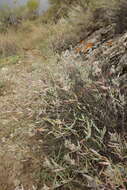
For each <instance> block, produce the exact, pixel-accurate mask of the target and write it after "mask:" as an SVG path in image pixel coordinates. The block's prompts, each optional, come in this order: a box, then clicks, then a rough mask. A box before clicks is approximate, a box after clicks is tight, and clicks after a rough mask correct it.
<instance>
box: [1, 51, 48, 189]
mask: <svg viewBox="0 0 127 190" xmlns="http://www.w3.org/2000/svg"><path fill="white" fill-rule="evenodd" d="M42 70H43V62H42V60H41V59H40V58H38V57H35V56H32V55H31V56H30V54H28V55H27V56H26V58H25V60H23V61H22V62H20V63H19V64H16V65H11V66H6V67H3V68H2V69H1V70H0V110H1V111H0V190H19V189H21V188H22V189H27V190H32V189H33V190H34V189H36V182H37V181H36V179H37V178H36V175H37V174H38V172H39V169H40V168H39V166H40V160H41V159H43V155H42V153H41V152H40V147H41V140H40V139H38V138H37V137H36V130H35V129H36V126H35V125H36V123H35V121H34V120H35V119H36V118H34V115H35V112H36V110H39V106H41V102H40V99H39V98H38V97H39V93H41V91H42V89H43V87H44V86H45V84H44V82H43V76H42ZM35 168H36V169H35Z"/></svg>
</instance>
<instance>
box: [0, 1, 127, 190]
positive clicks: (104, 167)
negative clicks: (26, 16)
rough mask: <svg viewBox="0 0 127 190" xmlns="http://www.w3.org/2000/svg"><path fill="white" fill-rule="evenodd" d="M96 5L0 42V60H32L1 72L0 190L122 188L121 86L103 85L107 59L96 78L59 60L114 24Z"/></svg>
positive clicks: (29, 25)
mask: <svg viewBox="0 0 127 190" xmlns="http://www.w3.org/2000/svg"><path fill="white" fill-rule="evenodd" d="M82 2H85V1H82ZM98 2H99V3H98V4H96V6H95V8H93V7H94V6H93V4H92V3H91V4H89V6H90V7H89V9H86V7H85V4H84V6H83V7H81V6H80V5H78V6H77V7H76V8H75V7H72V8H71V11H70V13H69V15H68V17H66V18H61V19H60V20H58V21H57V22H56V23H52V24H51V23H50V22H49V23H48V24H43V25H42V24H41V23H40V22H39V21H37V22H35V23H34V22H33V21H26V22H24V23H22V25H21V26H20V27H19V28H18V30H17V31H15V30H13V29H11V30H8V33H7V34H1V46H0V54H1V56H3V57H6V56H9V55H11V57H12V62H14V63H15V62H17V61H18V60H17V56H16V61H15V56H13V55H15V54H16V55H17V54H25V55H27V53H28V51H29V50H30V55H29V56H31V57H29V58H27V59H25V58H24V60H23V61H22V62H21V63H22V64H21V65H20V64H18V65H14V64H13V66H12V67H8V68H7V69H6V68H5V70H0V72H3V74H2V73H1V82H0V99H1V101H0V107H1V113H0V116H1V118H0V123H1V133H0V136H1V139H2V146H1V151H0V158H1V159H0V162H1V163H2V164H1V167H0V173H1V174H2V173H3V175H1V174H0V178H1V181H0V183H1V187H2V190H3V189H5V190H8V188H10V190H11V189H12V190H14V186H17V188H18V186H19V189H20V186H21V187H22V189H23V188H24V189H25V188H26V189H30V188H31V189H30V190H33V189H42V188H43V189H48V187H49V189H61V190H65V189H66V190H72V189H75V190H80V189H91V190H92V189H99V190H101V189H111V190H116V189H124V190H125V189H126V188H127V181H126V179H127V167H126V162H127V156H126V153H127V142H126V114H127V108H126V107H127V105H126V93H123V90H122V91H121V89H120V88H118V86H119V85H116V83H118V81H119V79H118V78H117V77H116V78H115V79H114V78H110V80H109V78H108V77H107V76H109V75H108V73H106V72H105V69H104V68H105V64H107V62H106V59H103V60H102V62H101V63H100V65H101V66H100V67H99V68H98V69H99V72H100V74H99V77H98V75H96V73H95V70H96V65H94V66H93V65H91V62H83V60H82V59H81V60H76V61H74V59H73V57H72V59H70V60H69V61H68V62H66V61H65V60H64V59H61V56H60V55H59V54H58V53H61V52H62V51H63V50H64V49H67V48H70V46H73V45H75V44H76V43H77V42H78V41H80V40H81V39H82V38H85V37H87V36H88V35H90V34H91V33H92V32H94V30H97V29H99V28H101V27H102V26H106V25H108V24H111V23H112V20H110V16H108V18H107V17H106V18H105V15H103V14H102V13H103V11H102V10H105V11H106V12H107V7H106V9H105V6H104V7H103V6H102V4H103V3H102V2H103V1H98ZM93 3H95V1H93ZM96 3H97V2H96ZM94 5H95V4H94ZM96 8H99V13H101V14H102V17H100V16H99V15H98V14H97V9H96ZM103 8H104V9H103ZM108 10H109V12H110V9H108ZM95 16H96V22H95V20H94V18H95ZM98 16H99V17H98ZM103 16H104V17H103ZM115 22H116V21H115ZM116 23H117V22H116ZM33 49H35V50H39V53H40V54H39V58H40V57H41V58H42V55H44V56H45V57H46V59H45V61H44V59H43V60H41V59H37V57H36V56H34V55H33V54H32V51H33ZM73 61H74V62H73ZM28 63H29V64H28ZM84 64H85V65H84ZM100 68H101V69H100ZM106 74H107V75H106ZM118 76H119V74H118ZM2 77H3V78H2ZM116 86H117V88H116ZM3 136H4V138H3ZM4 150H6V152H4ZM10 151H11V153H12V155H11V156H10ZM3 157H4V159H3ZM10 158H12V159H11V160H9V159H10ZM5 159H6V161H5ZM2 165H3V166H2ZM5 178H6V180H7V181H5ZM15 179H16V180H15ZM14 182H15V183H14ZM22 184H23V186H22ZM34 184H35V188H34ZM2 185H3V186H2Z"/></svg>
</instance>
